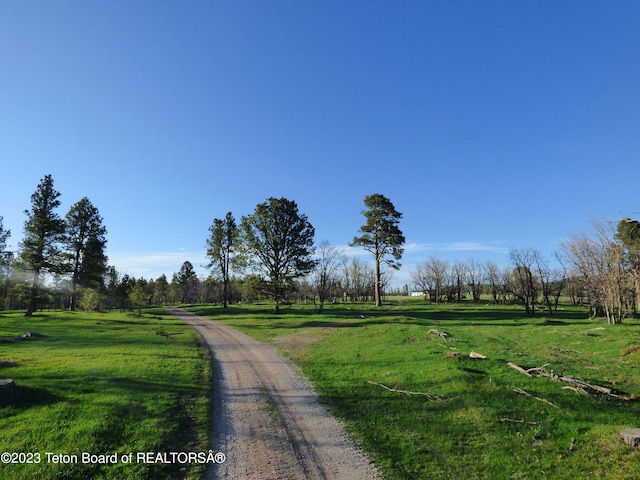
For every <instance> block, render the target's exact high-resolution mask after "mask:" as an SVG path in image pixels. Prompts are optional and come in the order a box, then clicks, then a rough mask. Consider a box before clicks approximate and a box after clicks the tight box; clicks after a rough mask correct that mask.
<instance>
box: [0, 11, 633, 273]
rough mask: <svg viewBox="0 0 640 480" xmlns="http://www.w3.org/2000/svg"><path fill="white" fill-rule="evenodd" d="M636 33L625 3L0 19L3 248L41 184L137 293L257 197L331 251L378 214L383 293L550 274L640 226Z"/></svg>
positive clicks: (196, 257)
mask: <svg viewBox="0 0 640 480" xmlns="http://www.w3.org/2000/svg"><path fill="white" fill-rule="evenodd" d="M639 25H640V3H638V2H637V1H615V2H610V1H586V0H585V1H580V2H578V1H560V2H559V1H555V0H554V1H518V2H513V1H506V0H505V1H450V2H444V1H442V2H441V1H397V2H395V1H394V2H391V1H376V0H370V1H351V0H350V1H330V0H329V1H327V0H323V1H279V0H274V1H269V2H262V1H242V0H240V1H206V2H198V1H192V2H165V1H157V2H149V1H145V2H140V1H120V0H118V1H110V2H105V1H97V2H81V1H66V2H37V1H29V2H20V1H5V2H1V3H0V65H1V67H0V164H1V165H2V167H3V168H2V173H3V181H2V188H1V189H0V215H1V216H3V217H4V226H5V228H9V229H11V230H12V237H11V239H10V243H11V246H12V247H13V248H16V247H17V244H18V242H19V241H20V239H21V237H22V226H23V223H24V220H25V218H26V217H25V215H24V213H23V212H24V210H25V209H28V208H29V206H30V195H31V194H32V193H33V191H34V190H35V188H36V186H37V184H38V182H39V181H40V179H41V178H42V177H43V176H44V175H45V174H49V173H50V174H52V175H53V178H54V181H55V185H56V188H57V189H58V190H59V191H60V192H61V194H62V196H61V197H60V199H61V201H62V207H61V209H60V212H59V213H60V214H61V215H64V214H65V213H66V212H67V211H68V209H69V207H70V206H71V205H72V204H73V203H75V202H76V201H78V200H79V199H80V198H82V197H83V196H87V197H89V199H90V200H91V201H92V202H93V203H94V205H95V206H96V207H98V209H99V210H100V213H101V214H102V216H103V218H104V224H105V226H106V227H107V229H108V231H109V233H108V241H109V243H108V252H107V253H108V255H109V257H110V263H111V264H114V265H115V266H116V267H117V268H118V270H120V271H121V272H122V273H129V274H130V275H134V276H136V277H139V276H144V277H145V278H156V277H158V276H159V275H160V274H162V273H166V274H167V275H168V276H169V277H170V276H171V274H172V273H173V272H176V271H178V270H179V268H180V266H181V264H182V262H184V261H185V260H189V261H191V262H192V263H193V264H194V266H195V267H196V268H197V269H198V271H199V272H201V274H203V275H204V274H205V273H206V271H205V270H204V269H202V268H201V265H203V264H204V263H205V262H206V259H205V257H204V251H205V246H204V245H205V240H206V238H207V236H208V228H209V226H210V225H211V223H212V221H213V219H214V218H222V217H223V216H224V215H225V213H226V212H227V211H231V212H233V214H234V215H235V216H236V218H237V219H239V218H240V217H241V216H242V215H245V214H248V213H251V212H252V211H253V209H254V208H255V205H256V204H258V203H260V202H263V201H264V200H266V199H267V198H268V197H270V196H275V197H281V196H284V197H286V198H288V199H290V200H295V201H296V202H297V203H298V206H299V209H300V211H301V212H302V213H304V214H306V215H307V216H308V217H309V220H310V221H311V223H312V224H313V225H314V227H315V228H316V238H317V240H318V241H320V240H328V241H329V242H330V243H331V244H332V245H335V246H346V245H347V244H348V243H349V242H350V241H351V240H352V239H353V236H354V235H356V234H357V231H358V228H359V227H360V225H362V223H363V221H364V217H363V216H362V214H361V210H362V209H363V199H364V196H365V195H368V194H373V193H382V194H383V195H385V196H387V197H388V198H389V199H390V200H391V201H392V202H393V203H394V205H395V206H396V208H397V210H399V211H400V212H402V213H403V215H404V218H403V220H402V223H401V224H400V227H401V229H402V230H403V232H404V234H405V236H406V239H407V245H406V251H405V255H404V257H403V262H402V263H403V268H402V270H401V271H400V272H397V273H395V274H394V283H396V284H403V283H408V282H409V281H410V277H409V272H410V271H411V270H412V269H413V268H414V267H415V265H416V264H417V263H419V262H422V261H423V260H426V259H427V258H428V257H430V256H431V255H435V256H438V257H440V258H443V259H448V260H451V261H453V260H456V259H460V260H465V259H468V258H469V257H475V258H478V259H480V260H486V259H491V260H494V261H496V262H498V263H499V264H503V265H508V260H507V256H506V252H507V251H508V249H509V248H511V247H533V248H537V249H539V250H541V251H543V252H546V253H550V252H552V251H554V250H557V249H559V242H560V241H561V240H562V239H563V238H565V237H567V236H568V235H569V234H570V233H572V232H579V231H589V230H590V223H591V221H592V220H593V219H600V220H613V221H615V220H617V219H619V218H620V217H626V216H631V217H634V218H638V217H640V212H639V211H640V205H639V203H638V198H639V195H638V164H639V160H640V158H639V153H640V135H639V134H640V28H638V26H639ZM349 253H353V254H357V253H358V252H353V251H349ZM365 258H366V257H365Z"/></svg>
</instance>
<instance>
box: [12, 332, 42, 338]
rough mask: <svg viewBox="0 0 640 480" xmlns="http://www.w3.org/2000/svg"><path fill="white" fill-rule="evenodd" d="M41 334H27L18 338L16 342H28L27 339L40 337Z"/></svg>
mask: <svg viewBox="0 0 640 480" xmlns="http://www.w3.org/2000/svg"><path fill="white" fill-rule="evenodd" d="M39 336H40V334H39V333H38V332H27V333H23V334H22V335H20V336H19V337H16V340H26V339H27V338H33V337H39Z"/></svg>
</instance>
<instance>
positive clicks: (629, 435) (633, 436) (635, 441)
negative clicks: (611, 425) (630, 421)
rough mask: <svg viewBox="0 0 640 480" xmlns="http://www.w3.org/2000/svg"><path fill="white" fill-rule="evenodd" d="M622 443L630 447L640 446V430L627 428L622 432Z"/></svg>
mask: <svg viewBox="0 0 640 480" xmlns="http://www.w3.org/2000/svg"><path fill="white" fill-rule="evenodd" d="M620 438H622V441H623V442H624V443H626V444H627V445H629V446H630V447H634V448H635V447H638V446H640V428H625V429H624V430H622V431H621V432H620Z"/></svg>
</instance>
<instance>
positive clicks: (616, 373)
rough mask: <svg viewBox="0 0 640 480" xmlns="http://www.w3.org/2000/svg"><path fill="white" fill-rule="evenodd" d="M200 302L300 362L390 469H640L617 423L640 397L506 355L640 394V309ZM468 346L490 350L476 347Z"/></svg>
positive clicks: (568, 474)
mask: <svg viewBox="0 0 640 480" xmlns="http://www.w3.org/2000/svg"><path fill="white" fill-rule="evenodd" d="M192 311H196V312H198V313H200V314H204V315H209V316H211V317H212V318H216V319H218V320H222V321H224V322H225V323H228V324H230V325H232V326H234V327H236V328H238V329H240V330H242V331H244V332H246V333H248V334H250V335H252V336H254V337H256V338H258V339H260V340H262V341H266V342H271V343H273V344H274V345H276V346H278V347H279V348H280V349H281V351H282V352H283V353H284V354H285V355H287V356H289V357H291V358H293V359H294V360H295V361H296V362H298V363H299V364H300V365H301V366H302V367H303V369H304V371H305V373H306V374H307V375H308V376H309V378H310V379H311V381H312V382H313V383H314V385H315V386H316V389H317V391H318V392H319V393H320V395H321V398H322V400H323V401H324V402H326V403H327V404H328V405H329V406H330V408H331V409H332V410H333V411H334V412H335V413H336V414H337V415H338V416H340V417H341V418H343V419H344V420H345V422H346V424H347V426H348V428H349V429H350V430H351V431H352V432H353V434H354V435H355V436H356V437H357V438H358V439H359V440H360V441H361V442H362V445H363V447H364V448H365V449H366V450H368V451H369V452H370V453H371V455H372V456H373V458H374V459H375V461H376V462H377V464H378V465H379V466H380V467H381V468H382V470H383V472H384V473H385V475H386V476H387V478H389V479H415V478H428V479H445V478H460V479H525V478H526V479H543V478H554V479H573V478H575V479H581V478H606V479H632V478H640V452H639V451H638V450H631V449H629V448H628V447H627V446H625V445H624V444H623V443H622V442H621V441H620V437H619V432H620V430H621V429H623V428H628V427H640V403H638V402H637V401H634V400H622V399H616V398H612V397H609V396H606V395H604V394H590V395H589V396H584V395H581V394H579V393H577V392H575V391H571V390H567V389H563V388H562V387H563V386H566V385H567V384H566V383H561V382H558V381H554V380H552V379H550V378H546V377H537V376H535V375H534V376H533V377H526V376H525V375H522V374H520V373H518V372H517V371H515V370H514V369H512V368H510V367H509V366H507V362H513V363H515V364H518V365H520V366H522V367H525V368H531V367H542V366H545V369H546V370H547V371H548V372H551V371H554V372H555V373H556V374H558V375H566V376H569V377H572V378H575V379H581V380H583V381H586V382H588V383H591V384H597V385H600V386H605V387H609V388H612V389H614V391H615V392H618V393H620V394H621V395H622V396H623V397H631V396H632V395H635V394H639V395H640V369H638V366H639V364H640V323H639V322H638V321H637V320H633V319H632V320H627V321H625V323H624V324H623V325H617V326H608V325H606V323H604V322H602V321H598V320H587V319H586V312H585V311H583V310H580V309H571V308H569V307H567V308H566V310H562V311H560V312H558V315H556V316H555V317H548V316H544V314H539V315H538V316H536V317H534V318H527V317H525V316H524V314H523V312H521V311H520V310H519V309H518V308H517V307H496V306H490V305H472V304H465V305H443V306H435V305H426V304H424V303H423V302H422V301H421V300H419V299H411V300H407V299H404V300H400V301H392V302H389V304H388V305H386V306H385V307H382V308H379V309H376V308H375V307H372V306H369V305H348V304H346V305H332V306H328V307H327V311H326V313H325V314H323V315H314V314H313V313H312V311H311V308H305V307H302V306H300V307H297V306H293V307H291V308H289V309H285V310H283V314H282V315H280V316H274V315H272V314H271V313H270V306H269V305H257V306H231V307H230V309H229V310H228V311H227V312H225V311H223V310H222V309H221V308H220V307H194V308H192ZM432 329H435V330H438V331H440V332H446V333H447V334H448V336H447V337H446V338H443V337H441V336H439V335H437V334H434V333H433V332H432V333H430V332H429V330H432ZM471 351H475V352H478V353H481V354H483V355H486V357H487V358H486V359H485V360H475V359H471V358H469V353H470V352H471ZM455 353H459V356H454V354H455ZM368 381H372V382H377V383H380V384H384V385H386V386H388V387H391V388H396V389H397V390H406V391H411V392H423V393H428V394H429V395H431V397H432V398H431V399H429V398H427V397H426V396H421V395H405V394H403V393H399V392H391V391H388V390H385V389H384V388H382V387H380V386H377V385H373V384H370V383H368ZM516 390H522V391H525V392H526V393H528V394H529V395H526V394H524V393H518V392H516Z"/></svg>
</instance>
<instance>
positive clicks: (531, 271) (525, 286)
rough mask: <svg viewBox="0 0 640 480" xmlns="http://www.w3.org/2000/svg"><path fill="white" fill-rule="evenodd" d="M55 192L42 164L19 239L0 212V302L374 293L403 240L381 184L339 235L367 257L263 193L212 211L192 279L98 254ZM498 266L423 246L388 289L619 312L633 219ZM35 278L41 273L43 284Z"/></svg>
mask: <svg viewBox="0 0 640 480" xmlns="http://www.w3.org/2000/svg"><path fill="white" fill-rule="evenodd" d="M59 196H60V193H59V192H58V191H57V190H56V189H55V188H54V185H53V179H52V177H51V175H46V176H45V177H44V178H43V179H42V180H41V181H40V183H39V184H38V186H37V189H36V191H35V192H34V193H33V195H32V196H31V208H30V209H29V210H26V211H25V215H26V216H27V219H26V220H25V223H24V238H23V240H22V241H21V242H20V244H19V249H18V251H17V252H9V251H7V250H6V245H7V241H8V239H9V237H10V235H11V232H10V231H8V230H5V229H4V228H3V225H2V220H3V219H2V217H0V282H1V284H0V288H1V291H0V302H1V303H0V309H25V315H27V316H29V315H32V314H33V312H34V311H35V310H36V309H37V308H69V309H71V310H74V309H76V308H77V306H79V307H81V308H84V309H86V310H95V309H98V308H106V309H112V308H119V309H122V310H124V309H130V310H132V309H134V308H136V307H137V308H141V307H142V306H146V305H151V304H160V305H161V304H167V303H217V304H220V305H221V306H222V307H223V308H226V307H227V305H228V304H229V303H230V302H239V301H253V300H257V299H268V300H270V301H271V302H272V304H273V309H274V312H276V313H278V312H279V311H280V306H281V305H282V304H283V303H287V302H293V301H305V302H313V303H314V305H315V306H316V310H317V311H318V312H322V310H323V306H324V304H325V303H326V302H344V301H351V302H358V301H369V300H371V299H372V300H374V301H375V303H376V305H378V306H379V305H381V304H382V299H383V297H384V295H385V294H386V293H388V292H389V284H390V280H391V276H392V272H393V270H395V269H398V268H400V263H399V261H400V259H401V257H402V254H403V246H404V242H405V238H404V235H403V233H402V231H401V230H400V228H399V223H400V220H401V219H402V214H401V213H400V212H398V211H397V210H396V209H395V206H394V205H393V204H392V203H391V201H390V200H389V199H388V198H386V197H385V196H383V195H381V194H373V195H368V196H366V197H365V199H364V207H365V208H364V209H363V210H362V214H363V215H364V217H365V222H364V224H363V225H362V226H361V227H360V228H359V230H358V235H356V236H354V237H353V241H352V242H351V243H350V245H351V246H359V247H362V248H363V249H364V250H365V251H367V252H368V253H369V254H371V256H372V257H373V266H372V265H370V264H369V263H367V262H366V261H364V260H362V259H361V258H360V257H354V258H349V257H347V256H346V255H345V252H344V251H343V250H342V249H339V248H337V247H334V246H332V245H330V244H329V243H328V242H327V241H322V242H319V243H316V242H315V239H314V237H315V229H314V227H313V226H312V224H311V223H310V222H309V219H308V218H307V216H306V215H304V214H302V213H301V212H299V210H298V206H297V204H296V203H295V202H294V201H291V200H288V199H286V198H273V197H271V198H269V199H267V200H266V201H265V202H263V203H260V204H258V205H257V206H256V208H255V210H254V211H253V212H252V213H251V214H247V215H244V216H242V217H241V218H240V220H239V221H236V218H235V217H234V215H233V213H232V212H228V213H227V214H226V215H225V216H224V217H223V218H216V219H214V220H213V223H212V224H211V226H210V227H209V236H208V237H206V239H205V245H206V249H207V250H206V254H207V258H208V259H209V264H208V265H206V267H207V268H209V269H210V272H211V273H210V275H209V276H208V277H207V278H206V279H200V278H199V277H198V275H197V274H196V272H195V269H194V267H193V265H192V264H191V263H190V262H189V261H186V262H184V263H183V264H182V266H181V268H180V270H179V271H178V272H175V273H174V274H173V276H172V278H171V281H169V279H168V278H167V277H166V275H161V276H160V277H158V278H157V279H149V280H147V279H144V278H138V279H136V278H134V277H131V276H129V275H128V274H124V275H123V274H121V273H120V272H118V271H117V270H116V268H115V267H114V266H110V265H108V258H107V256H106V244H107V239H106V234H107V230H106V228H105V227H104V225H103V224H102V217H101V216H100V214H99V211H98V209H97V208H96V207H95V206H94V205H93V204H92V203H91V201H90V200H89V199H88V198H86V197H84V198H82V199H81V200H79V201H78V202H76V203H75V204H74V205H73V206H72V207H71V208H70V210H69V212H68V213H67V214H66V216H65V217H64V218H62V217H60V216H59V215H58V213H57V208H58V207H59V205H60V201H59ZM508 259H509V265H508V266H505V267H499V266H498V265H497V264H496V263H495V262H492V261H485V262H483V261H480V260H478V259H474V258H472V259H469V260H467V261H455V262H452V263H449V262H447V261H444V260H441V259H439V258H437V257H435V256H432V257H430V258H429V259H427V260H425V261H423V262H422V263H420V264H418V265H417V266H416V268H415V269H414V270H413V271H412V272H410V273H411V277H412V280H413V285H412V288H410V287H409V285H405V287H404V288H403V289H402V290H401V291H396V292H394V293H400V294H407V295H408V294H409V293H410V291H411V290H413V293H415V294H418V295H423V296H424V297H425V300H428V301H431V302H434V303H440V302H460V301H463V300H467V299H469V300H471V301H473V302H480V301H487V299H489V301H492V302H494V303H496V304H506V303H514V304H520V305H522V306H523V307H524V309H525V311H526V313H527V314H529V315H535V313H536V312H537V311H545V312H547V313H548V314H550V315H553V314H554V313H555V312H556V311H557V309H558V305H559V303H560V298H561V297H569V298H570V299H571V302H572V303H573V304H575V305H580V304H584V305H587V306H588V307H589V311H590V312H591V315H592V316H602V317H605V318H606V319H607V321H608V322H609V323H611V324H615V323H621V322H622V321H623V320H624V318H626V317H628V316H631V315H634V314H635V313H637V311H638V309H639V308H640V223H639V222H638V221H637V220H633V219H629V218H626V219H622V220H620V221H619V222H618V223H617V224H616V225H613V224H606V223H598V222H595V223H594V232H593V233H592V234H590V235H588V234H572V235H570V236H569V237H568V239H567V240H565V241H564V242H563V243H562V251H560V252H556V253H554V254H553V256H552V258H551V259H549V258H548V257H547V256H545V255H543V254H542V253H541V252H540V251H539V250H537V249H534V248H512V249H511V250H510V251H509V254H508ZM43 278H47V279H48V282H46V283H45V284H43V282H42V280H43Z"/></svg>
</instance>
